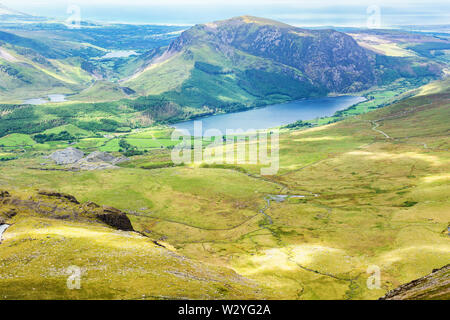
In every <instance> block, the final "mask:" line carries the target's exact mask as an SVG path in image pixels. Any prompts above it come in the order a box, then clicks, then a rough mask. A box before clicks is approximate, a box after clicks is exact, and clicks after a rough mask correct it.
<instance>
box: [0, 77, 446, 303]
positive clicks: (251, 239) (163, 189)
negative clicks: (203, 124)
mask: <svg viewBox="0 0 450 320" xmlns="http://www.w3.org/2000/svg"><path fill="white" fill-rule="evenodd" d="M445 87H446V86H440V88H441V90H444V91H441V92H436V90H435V92H434V93H433V94H428V95H420V96H417V97H413V98H410V99H406V100H402V101H401V102H398V103H396V104H394V105H392V106H389V107H386V108H382V109H378V110H376V111H372V112H370V113H367V114H365V115H362V116H357V117H353V118H349V119H347V120H344V121H342V122H338V123H334V124H330V125H327V126H321V127H316V128H312V129H307V130H285V131H284V132H283V134H282V135H281V137H280V138H281V141H280V166H281V168H280V171H279V173H278V174H277V175H275V176H264V177H262V176H259V169H260V166H255V165H250V164H249V165H239V166H236V165H233V166H232V165H230V166H226V165H225V166H223V165H222V166H214V165H208V166H206V165H192V166H191V165H186V166H183V167H167V166H162V164H164V163H167V162H170V150H168V149H161V148H158V150H152V151H150V152H149V153H148V154H146V155H141V156H137V157H133V158H132V160H131V161H130V162H128V163H125V164H123V168H121V169H116V170H106V171H89V172H87V171H81V172H71V171H47V170H42V169H44V168H45V166H44V167H42V166H41V167H40V165H39V163H40V162H42V161H43V159H42V158H41V156H42V155H41V153H40V152H36V151H31V152H28V153H26V154H24V155H23V156H21V157H20V158H19V159H17V160H11V161H8V162H2V163H0V173H1V174H0V184H1V185H2V188H3V189H8V190H10V191H11V193H15V192H18V193H32V192H35V191H34V190H35V189H36V188H39V189H41V188H45V189H50V190H57V191H62V192H67V193H70V194H73V195H75V196H76V197H77V198H78V199H79V200H80V201H82V202H86V201H94V202H97V203H100V204H105V205H110V206H114V207H117V208H119V209H121V210H125V211H126V212H127V213H128V216H129V217H130V219H131V221H132V224H133V227H134V228H135V229H136V230H139V231H141V232H143V233H144V234H146V235H148V236H149V237H150V238H151V239H153V240H158V239H164V242H165V243H167V244H169V245H170V246H171V247H173V248H174V250H176V252H177V254H179V255H184V256H187V257H188V258H189V259H190V260H193V261H196V263H198V264H208V265H215V266H216V267H220V268H228V269H232V270H234V271H235V272H237V273H238V274H239V275H241V276H244V277H246V278H248V279H251V280H252V281H254V282H256V283H257V284H258V285H259V286H260V287H261V288H263V292H264V295H265V296H267V297H270V298H278V299H280V298H284V299H377V298H378V297H380V296H382V295H384V294H385V293H386V292H388V291H389V290H391V289H394V288H396V287H398V286H399V285H401V284H403V283H407V282H409V281H411V280H413V279H417V278H419V277H422V276H424V275H426V274H428V273H430V272H431V271H432V270H433V269H435V268H437V267H440V266H442V265H445V264H446V263H448V259H449V258H450V256H449V252H450V247H449V244H448V235H447V227H448V224H449V221H450V215H449V213H448V209H447V208H448V206H449V200H448V199H450V197H449V191H448V190H449V188H448V183H449V176H448V171H449V169H450V168H449V163H450V162H449V159H450V158H449V152H448V147H449V139H448V130H449V127H448V121H447V119H448V118H449V116H450V114H449V110H450V108H449V101H450V100H449V95H450V92H449V91H448V89H442V88H445ZM167 134H168V132H167V130H166V131H165V130H153V131H142V132H136V133H133V134H130V135H129V136H128V137H127V139H128V141H130V143H132V142H133V139H136V140H142V143H143V142H144V141H148V140H145V139H149V140H150V141H154V140H153V138H155V139H164V137H166V136H167ZM111 141H114V143H118V142H119V141H118V139H115V140H114V139H113V140H111ZM92 143H93V144H92V145H91V148H92V147H93V146H95V143H97V142H95V141H92ZM139 143H141V142H139ZM44 154H45V152H44ZM274 195H285V196H288V197H287V198H286V199H285V200H284V201H280V200H278V201H276V199H279V198H274V197H273V196H274ZM289 196H291V197H289ZM298 196H304V197H298ZM263 213H264V214H263ZM19 217H20V216H19V215H18V216H17V219H19ZM46 221H47V220H46ZM46 223H48V222H46ZM60 223H62V222H59V221H56V222H52V223H51V224H52V226H53V225H54V224H56V227H57V228H63V226H61V225H60ZM64 223H66V222H64ZM36 225H37V224H36V223H34V224H29V223H28V222H26V220H25V219H24V221H23V224H22V227H23V228H25V229H26V230H27V232H28V233H30V234H33V237H32V238H35V237H37V231H39V230H41V229H38V228H37V226H36ZM15 226H16V225H14V227H15ZM19 227H21V226H20V225H19V224H18V225H17V228H19ZM66 227H70V228H72V227H74V226H72V225H71V226H66V225H64V228H66ZM75 227H76V228H81V227H80V226H78V225H77V226H75ZM83 228H84V226H83ZM93 228H94V230H95V231H96V232H97V231H98V232H100V231H99V230H97V229H96V228H97V227H95V226H94V227H93ZM25 229H24V230H25ZM83 230H84V229H83ZM86 230H88V231H86ZM86 230H84V231H83V232H82V234H90V232H92V231H91V229H90V228H89V229H86ZM39 234H40V235H42V236H47V235H49V236H51V237H52V238H53V235H54V234H55V235H58V236H62V237H64V238H65V239H71V240H70V241H75V240H72V234H73V232H69V231H67V229H64V231H58V232H56V231H55V232H54V231H53V229H45V228H44V229H42V231H40V233H39ZM5 237H7V241H10V242H12V241H19V240H20V239H21V238H20V237H21V235H20V234H18V233H16V232H14V229H13V227H11V229H8V230H7V231H6V233H5ZM102 237H103V235H102ZM102 237H99V238H100V239H102ZM105 237H106V236H105ZM52 238H50V239H52ZM37 239H41V238H40V236H39V238H37ZM58 239H59V238H58ZM90 239H91V238H90ZM106 239H108V240H107V241H108V242H110V243H113V242H114V241H115V240H114V241H113V240H112V239H111V240H109V239H110V238H109V237H106ZM47 241H51V240H47ZM77 241H78V240H77ZM129 241H132V240H129ZM133 241H140V240H138V239H137V240H133ZM32 243H33V242H30V243H28V242H26V241H23V246H24V247H20V249H21V250H20V251H17V252H20V255H21V256H22V255H23V256H24V257H26V256H28V255H30V254H32V253H33V252H34V251H33V250H34V249H33V248H34V247H33V248H32V247H27V246H28V245H29V244H30V245H31V244H32ZM62 243H64V242H62ZM4 244H5V243H4ZM4 244H2V245H1V246H3V245H4ZM74 245H75V247H77V246H78V244H74ZM96 246H97V243H92V242H89V243H84V244H83V252H86V254H91V252H94V251H95V250H96V248H97V247H96ZM8 248H9V247H8ZM13 248H14V247H11V249H8V250H7V251H6V252H7V255H6V257H7V258H8V257H10V256H9V254H10V252H12V251H10V250H15V249H13ZM44 248H45V247H44ZM60 248H61V249H60ZM59 250H61V251H59ZM91 250H93V251H91ZM114 250H125V249H123V248H121V249H114ZM126 250H128V249H126ZM140 250H141V249H140ZM145 250H150V249H145ZM2 252H3V251H2ZM14 252H16V251H14ZM41 252H44V253H45V255H44V256H45V257H49V254H48V253H47V252H48V251H46V250H44V249H42V250H41ZM56 252H57V257H58V260H57V261H58V262H57V266H58V268H62V265H66V264H68V263H70V264H72V263H73V261H74V260H73V259H75V258H73V257H72V256H71V255H69V256H67V249H66V247H64V246H63V245H62V244H61V247H60V246H58V247H57V250H56ZM108 252H110V251H108ZM116 252H117V251H111V255H106V256H102V261H107V262H108V263H107V265H109V261H110V260H109V259H110V257H115V254H116ZM139 252H141V251H139ZM2 254H6V253H2ZM11 254H12V253H11ZM17 254H19V253H17ZM52 254H53V253H52ZM137 256H139V254H138V253H137V252H135V251H132V252H127V254H126V255H125V257H127V258H126V259H132V260H133V261H138V260H140V259H138V260H134V259H135V258H136V257H137ZM139 257H140V256H139ZM8 259H9V258H8ZM8 259H7V260H6V261H10V260H8ZM123 259H125V258H123ZM34 261H35V262H34V263H35V264H36V265H35V266H34V268H35V269H36V268H37V269H38V270H44V271H45V270H50V267H49V266H50V265H51V264H52V263H56V262H53V260H52V261H50V260H48V261H47V260H46V259H37V260H34ZM118 261H119V262H116V267H115V268H113V269H110V268H106V269H104V270H103V271H104V272H106V274H108V275H111V278H112V279H114V280H113V281H114V288H117V287H118V288H122V289H123V291H122V292H123V293H121V295H120V297H131V298H134V297H132V296H131V293H130V292H131V287H133V288H134V281H136V280H134V281H133V286H130V285H129V283H130V281H129V280H128V278H126V279H125V280H123V279H122V278H117V277H116V274H117V273H118V272H119V271H118V270H124V269H123V268H125V270H127V269H126V268H127V266H128V264H127V263H128V262H127V261H128V260H118ZM76 262H77V263H78V264H81V266H82V267H83V266H86V268H87V269H88V270H91V269H90V268H93V265H92V263H93V262H92V260H83V259H81V260H76ZM139 263H140V262H139ZM158 266H159V264H157V270H158V268H159V267H158ZM370 266H377V267H379V268H380V271H381V287H380V288H379V289H374V290H369V289H368V288H367V286H366V282H367V279H368V277H369V276H370V274H368V273H367V269H368V268H369V267H370ZM116 268H117V269H116ZM151 268H152V265H149V264H145V265H142V268H141V269H140V270H142V272H145V274H147V275H142V274H141V275H142V276H140V278H139V279H141V280H140V281H142V283H148V284H150V283H152V282H153V281H159V280H153V279H154V278H152V276H151V274H154V273H148V272H150V270H153V269H151ZM8 270H9V271H8V272H9V274H11V276H10V278H9V279H10V280H8V281H12V282H11V283H13V282H14V281H19V280H17V279H22V278H21V277H22V276H25V278H26V279H31V278H27V277H33V279H34V280H33V281H36V282H35V283H37V284H38V283H40V281H47V280H43V279H42V278H40V277H39V276H37V275H35V274H36V273H35V272H33V275H32V276H31V275H30V274H29V273H30V272H31V270H34V269H29V268H26V267H21V268H19V269H17V270H18V271H17V272H12V271H11V270H13V269H11V268H8ZM52 270H53V269H52ZM58 270H60V269H58ZM115 270H117V271H115ZM44 271H43V274H48V273H46V272H44ZM116 272H117V273H116ZM130 272H134V271H130ZM139 272H141V271H139ZM152 272H153V271H152ZM183 272H184V271H183ZM191 272H193V271H187V272H185V273H187V274H189V275H190V276H188V278H189V279H192V275H191ZM41 273H42V272H41ZM131 274H133V273H131ZM194 276H195V274H194ZM61 279H62V278H61ZM86 281H88V282H89V285H91V284H92V287H93V286H94V284H95V283H97V284H101V287H102V288H104V286H103V282H102V281H103V280H102V279H99V278H98V277H97V276H95V274H91V273H88V274H87V277H86ZM189 281H191V280H189ZM31 283H32V282H30V283H29V284H27V283H26V282H23V285H24V287H23V288H27V287H28V286H31V285H32V284H31ZM139 283H141V282H139ZM156 283H159V282H156ZM173 284H174V285H173V287H172V289H171V290H173V291H171V292H170V294H168V293H164V294H165V295H168V296H170V297H179V296H183V294H181V293H180V291H177V290H179V287H178V285H180V286H181V287H182V288H187V287H189V286H188V285H187V283H184V282H183V283H176V282H175V283H173ZM206 286H207V287H208V288H210V287H211V285H210V284H208V285H206ZM136 287H137V288H139V290H140V291H139V293H140V294H141V293H142V294H144V295H149V294H151V295H156V296H158V293H156V292H158V290H156V289H155V290H153V289H152V288H159V285H158V286H155V287H152V288H150V289H149V288H148V286H146V287H145V289H144V287H142V290H141V286H140V284H139V285H136ZM232 287H233V288H237V287H235V285H232ZM8 288H14V287H12V286H10V287H8ZM5 290H9V291H8V296H9V295H11V296H12V297H14V293H15V294H17V292H22V289H20V290H18V291H14V290H15V289H5ZM161 290H162V291H164V290H165V289H164V287H163V289H161ZM205 290H206V289H205ZM221 291H222V290H221V289H220V290H219V292H221ZM27 292H30V291H27ZM100 292H111V291H109V289H105V291H103V289H102V290H101V291H100ZM164 292H165V291H164ZM208 292H209V291H208ZM247 293H248V294H247ZM30 294H32V293H30ZM80 294H82V297H87V298H91V297H96V296H97V295H96V294H95V293H92V292H88V291H83V293H80ZM55 295H59V296H60V297H67V296H66V295H65V294H64V293H63V292H60V293H57V294H55ZM235 296H236V297H238V296H239V297H244V298H251V297H255V295H253V291H246V293H245V294H244V295H239V294H238V293H236V295H235ZM30 297H40V296H39V294H38V293H34V295H31V296H30ZM71 297H72V296H71ZM75 297H78V296H75ZM108 297H109V296H108ZM111 297H117V295H111ZM195 297H198V295H195ZM209 297H215V296H214V295H211V294H210V295H209Z"/></svg>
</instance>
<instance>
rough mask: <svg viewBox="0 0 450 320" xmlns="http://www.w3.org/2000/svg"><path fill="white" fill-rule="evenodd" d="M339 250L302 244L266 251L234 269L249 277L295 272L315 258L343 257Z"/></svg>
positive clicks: (342, 252) (341, 251)
mask: <svg viewBox="0 0 450 320" xmlns="http://www.w3.org/2000/svg"><path fill="white" fill-rule="evenodd" d="M344 254H345V252H344V251H343V250H341V249H336V248H331V247H325V246H322V245H314V244H302V245H296V246H289V247H286V248H273V249H267V250H265V251H264V253H263V254H259V255H256V256H251V257H250V258H249V259H248V261H247V263H246V265H245V266H243V267H240V268H236V269H237V270H238V271H239V273H242V274H246V275H250V274H256V273H261V272H265V271H277V270H278V271H295V270H298V265H297V264H301V265H310V264H311V263H313V262H314V260H316V259H317V258H319V256H320V257H322V258H323V257H324V256H327V255H332V256H334V257H336V255H339V256H344Z"/></svg>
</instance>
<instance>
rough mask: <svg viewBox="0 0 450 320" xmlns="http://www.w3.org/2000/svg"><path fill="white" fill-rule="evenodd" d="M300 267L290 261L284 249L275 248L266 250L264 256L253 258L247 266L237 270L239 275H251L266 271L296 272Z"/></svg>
mask: <svg viewBox="0 0 450 320" xmlns="http://www.w3.org/2000/svg"><path fill="white" fill-rule="evenodd" d="M296 269H298V266H297V265H296V264H295V263H293V262H292V261H289V256H288V254H287V253H286V252H285V251H284V249H280V248H273V249H268V250H265V251H264V253H263V254H259V255H257V256H251V257H250V258H249V259H248V261H247V263H246V265H245V266H243V267H239V268H236V270H238V272H239V273H242V274H245V275H250V274H256V273H261V272H265V271H277V270H279V271H295V270H296Z"/></svg>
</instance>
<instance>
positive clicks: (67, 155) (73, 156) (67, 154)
mask: <svg viewBox="0 0 450 320" xmlns="http://www.w3.org/2000/svg"><path fill="white" fill-rule="evenodd" d="M83 157H84V152H83V151H81V150H78V149H75V148H72V147H70V148H67V149H64V150H58V151H55V152H53V153H52V154H51V155H50V159H52V160H53V161H55V163H56V164H58V165H65V164H73V163H75V162H77V161H79V160H80V159H82V158H83Z"/></svg>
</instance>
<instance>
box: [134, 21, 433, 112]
mask: <svg viewBox="0 0 450 320" xmlns="http://www.w3.org/2000/svg"><path fill="white" fill-rule="evenodd" d="M410 65H411V61H408V60H407V59H391V57H382V59H380V58H379V56H378V55H377V54H376V53H375V52H373V51H370V50H368V49H365V48H363V47H361V46H359V45H358V43H357V42H356V41H355V40H354V39H353V38H352V37H351V36H349V35H347V34H345V33H342V32H338V31H335V30H331V29H330V30H307V29H302V28H297V27H293V26H290V25H287V24H284V23H281V22H277V21H273V20H268V19H263V18H257V17H251V16H242V17H236V18H232V19H229V20H224V21H217V22H213V23H207V24H202V25H196V26H194V27H192V28H190V29H189V30H187V31H185V32H183V33H182V34H181V35H180V36H179V37H178V38H177V39H176V40H174V41H173V42H172V44H171V45H170V46H169V47H168V49H167V50H166V51H165V52H164V53H163V54H162V55H159V56H157V57H155V58H153V60H152V61H151V62H150V63H149V64H148V65H147V67H146V68H144V69H141V70H139V71H138V72H137V73H135V74H134V76H132V77H130V78H129V79H127V80H126V81H125V83H126V86H128V87H131V88H133V89H134V90H136V91H137V92H138V93H140V94H141V95H157V94H165V95H166V96H167V97H169V98H170V99H172V100H174V101H177V102H178V103H180V104H181V105H189V106H197V107H201V106H203V105H208V106H219V105H221V104H222V105H223V104H225V103H227V102H242V103H244V104H245V103H246V104H251V103H254V104H255V103H256V104H265V103H270V102H276V101H286V100H293V99H299V98H305V97H314V96H323V95H326V94H328V93H331V92H333V93H350V92H356V91H361V90H364V89H368V88H370V87H371V86H374V85H377V84H382V83H384V82H385V81H392V80H394V79H396V78H399V77H401V76H416V75H417V72H416V71H414V70H413V69H411V66H410ZM423 68H425V69H426V70H427V71H426V72H428V69H427V68H428V67H427V66H423ZM439 72H440V71H439V70H436V71H435V72H434V73H435V74H438V73H439ZM430 74H433V72H431V71H430Z"/></svg>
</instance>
